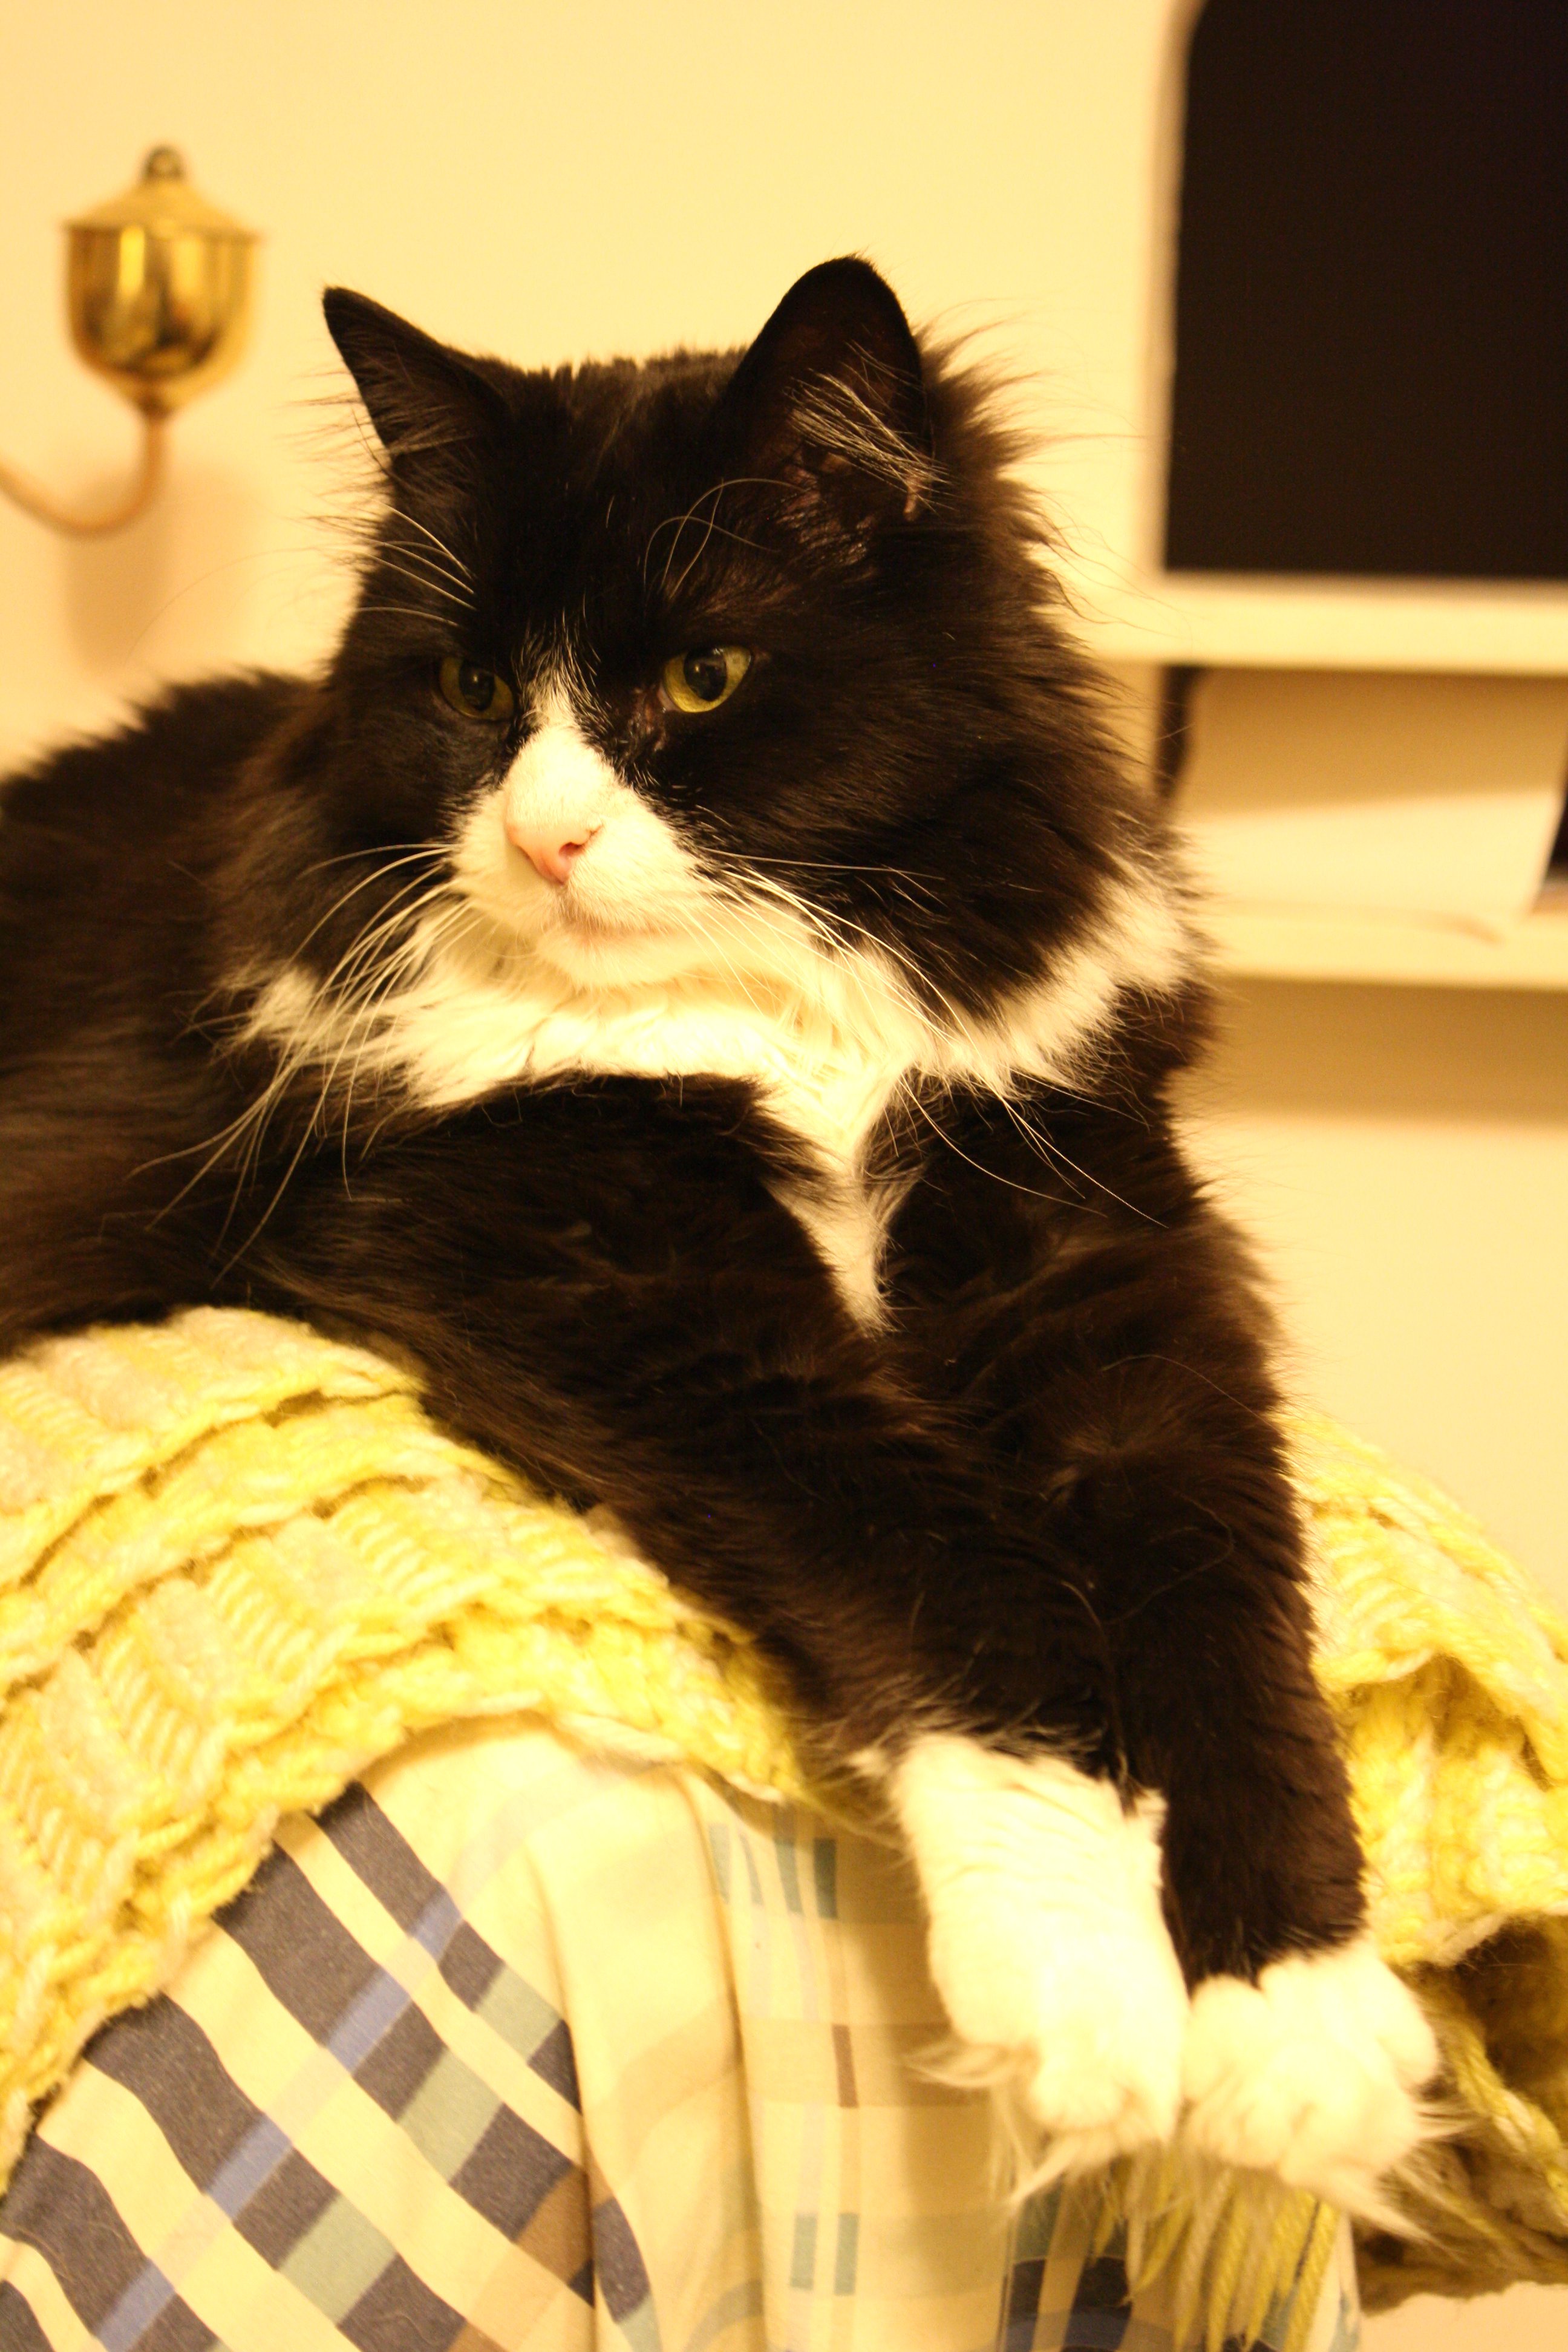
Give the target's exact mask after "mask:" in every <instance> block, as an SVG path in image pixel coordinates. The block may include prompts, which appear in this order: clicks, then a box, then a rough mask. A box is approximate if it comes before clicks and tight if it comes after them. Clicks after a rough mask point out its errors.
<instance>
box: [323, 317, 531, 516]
mask: <svg viewBox="0 0 1568 2352" xmlns="http://www.w3.org/2000/svg"><path fill="white" fill-rule="evenodd" d="M321 308H322V310H324V311H325V313H326V320H327V327H328V331H329V332H330V333H331V338H332V341H333V342H334V343H336V345H337V347H338V350H339V352H341V354H342V359H343V362H344V364H345V366H346V367H347V368H348V371H349V373H350V374H351V375H352V376H353V380H354V383H355V385H356V386H357V387H358V391H359V395H360V398H361V399H362V400H363V403H364V404H365V409H366V412H367V414H368V415H369V417H370V421H371V423H372V424H373V425H374V427H375V430H376V434H377V436H378V438H379V439H380V441H381V444H382V446H383V447H384V450H385V451H386V454H387V457H388V458H389V459H390V460H391V464H392V467H393V471H394V473H395V474H396V475H402V474H404V473H405V472H408V471H411V470H412V471H417V470H418V469H419V468H420V467H421V465H422V464H423V465H425V466H429V465H431V464H437V465H438V464H439V463H440V462H441V460H442V458H443V457H446V456H447V455H449V454H450V453H452V452H454V451H456V450H458V449H460V448H461V447H462V446H464V445H465V444H468V443H472V442H474V441H480V440H485V439H488V438H490V437H493V436H495V435H496V434H497V433H498V432H500V430H501V429H502V428H503V427H504V426H505V425H506V423H507V421H508V410H507V405H506V402H505V400H504V398H503V397H502V395H501V394H500V391H499V390H498V389H497V387H496V386H495V385H494V384H493V383H490V382H489V379H488V378H487V377H486V376H485V375H484V374H483V373H481V370H480V367H479V365H478V364H476V363H475V362H473V361H471V360H468V359H466V358H465V357H464V356H463V354H462V353H461V352H454V351H452V350H450V349H448V347H447V344H445V343H438V342H437V341H436V339H435V337H434V336H433V335H426V334H425V333H423V332H422V331H420V329H419V328H417V327H412V326H410V325H409V323H408V321H407V320H406V319H400V318H399V317H398V316H397V314H396V312H395V311H393V310H384V309H383V308H382V305H381V304H380V303H379V302H373V301H372V300H371V299H370V298H369V296H368V295H365V294H353V293H351V292H350V291H349V289H348V288H347V287H343V286H330V287H329V288H328V289H327V291H326V293H325V295H324V296H323V297H322V301H321Z"/></svg>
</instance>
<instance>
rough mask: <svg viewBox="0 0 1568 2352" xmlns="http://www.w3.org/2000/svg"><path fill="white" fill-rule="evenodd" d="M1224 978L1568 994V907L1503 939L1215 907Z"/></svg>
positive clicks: (1421, 925) (1372, 920)
mask: <svg viewBox="0 0 1568 2352" xmlns="http://www.w3.org/2000/svg"><path fill="white" fill-rule="evenodd" d="M1203 922H1204V929H1205V931H1206V933H1207V935H1208V937H1209V938H1210V939H1211V940H1213V942H1214V944H1215V949H1216V950H1217V957H1218V962H1219V966H1220V969H1221V971H1228V972H1234V973H1236V974H1237V976H1238V977H1245V978H1247V979H1264V980H1312V981H1363V982H1366V981H1372V982H1384V983H1389V982H1392V983H1394V984H1400V983H1403V984H1405V985H1406V986H1410V987H1422V988H1535V989H1541V988H1547V989H1568V908H1564V907H1562V906H1552V907H1550V908H1541V909H1540V910H1538V911H1537V912H1536V913H1534V914H1531V915H1528V916H1526V917H1525V919H1524V920H1523V921H1522V922H1521V923H1520V924H1519V925H1517V926H1516V927H1515V928H1514V929H1511V930H1510V931H1509V932H1508V933H1507V934H1506V935H1505V936H1504V937H1502V938H1500V939H1489V938H1486V937H1484V936H1483V935H1482V934H1481V933H1479V931H1474V930H1469V929H1463V928H1461V927H1460V926H1458V925H1457V924H1444V923H1441V922H1438V921H1436V920H1432V921H1425V922H1424V921H1417V920H1415V919H1409V918H1405V917H1396V916H1380V915H1357V914H1322V913H1318V912H1309V911H1305V910H1301V909H1298V908H1271V907H1242V906H1236V905H1229V906H1226V905H1220V906H1215V905H1211V906H1209V907H1207V908H1205V910H1204V918H1203Z"/></svg>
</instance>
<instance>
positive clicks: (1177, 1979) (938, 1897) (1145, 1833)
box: [894, 1738, 1187, 2180]
mask: <svg viewBox="0 0 1568 2352" xmlns="http://www.w3.org/2000/svg"><path fill="white" fill-rule="evenodd" d="M894 1793H895V1799H896V1801H897V1804H898V1807H899V1811H900V1817H901V1819H902V1821H903V1824H904V1828H905V1831H906V1833H907V1834H908V1837H909V1841H910V1848H911V1850H912V1852H913V1853H914V1856H915V1861H916V1864H917V1866H918V1868H919V1871H920V1875H921V1886H922V1889H923V1891H924V1894H925V1898H926V1904H927V1908H928V1910H929V1913H930V1917H931V1974H932V1976H933V1978H934V1979H935V1981H936V1986H937V1990H938V1991H939V1992H940V1993H941V1995H942V2001H943V2004H944V2006H945V2007H946V2010H947V2013H948V2016H949V2017H950V2019H951V2020H952V2026H953V2030H954V2032H955V2033H956V2034H957V2035H958V2037H959V2042H960V2043H961V2045H962V2046H961V2048H960V2049H959V2050H958V2051H957V2052H955V2053H953V2054H952V2058H951V2059H950V2060H949V2061H948V2062H947V2063H944V2064H943V2065H942V2073H944V2074H947V2075H948V2076H949V2077H950V2079H952V2080H956V2081H962V2082H964V2083H969V2084H984V2085H986V2086H987V2087H989V2088H991V2089H993V2090H994V2091H995V2092H997V2093H998V2094H999V2095H1000V2096H1001V2098H1002V2100H1003V2102H1004V2104H1005V2106H1006V2107H1007V2108H1008V2109H1009V2110H1010V2111H1011V2114H1012V2116H1013V2118H1014V2120H1015V2123H1016V2124H1020V2125H1022V2126H1024V2128H1025V2131H1026V2137H1027V2139H1028V2141H1029V2143H1030V2146H1029V2151H1028V2153H1029V2160H1030V2171H1031V2177H1032V2178H1033V2179H1036V2180H1043V2179H1052V2178H1055V2177H1057V2176H1058V2175H1060V2174H1064V2173H1072V2172H1081V2171H1087V2170H1090V2169H1093V2168H1097V2167H1099V2166H1100V2165H1103V2164H1107V2163H1109V2162H1110V2161H1111V2159H1112V2158H1115V2157H1118V2156H1121V2155H1124V2154H1125V2153H1126V2152H1127V2151H1128V2150H1130V2149H1131V2148H1135V2147H1142V2146H1144V2145H1146V2144H1147V2143H1148V2142H1149V2141H1151V2140H1160V2139H1168V2138H1169V2137H1171V2135H1172V2133H1173V2130H1174V2129H1175V2124H1176V2116H1177V2111H1178V2108H1179V2106H1180V2103H1181V2074H1182V2048H1183V2038H1184V2032H1185V2030H1186V2023H1187V1995H1186V1989H1185V1987H1184V1984H1183V1981H1182V1972H1181V1969H1180V1967H1179V1965H1178V1963H1177V1960H1176V1956H1175V1953H1174V1951H1173V1948H1172V1945H1171V1939H1170V1937H1169V1935H1168V1934H1167V1932H1166V1928H1165V1924H1164V1919H1163V1915H1162V1913H1161V1908H1160V1840H1159V1827H1160V1818H1161V1813H1160V1808H1159V1806H1158V1805H1157V1803H1154V1802H1152V1801H1147V1800H1146V1801H1143V1802H1142V1804H1141V1805H1140V1806H1139V1807H1138V1808H1137V1809H1136V1810H1135V1811H1131V1812H1124V1811H1123V1810H1122V1807H1121V1801H1120V1799H1119V1797H1118V1796H1117V1793H1116V1791H1115V1790H1114V1789H1113V1788H1111V1786H1110V1783H1109V1782H1107V1781H1104V1780H1092V1779H1090V1778H1089V1776H1088V1775H1086V1774H1084V1773H1082V1772H1079V1771H1078V1770H1077V1769H1076V1768H1075V1767H1073V1766H1072V1765H1070V1764H1068V1763H1066V1762H1064V1761H1063V1760H1061V1759H1059V1758H1054V1757H1043V1756H1042V1757H1031V1758H1018V1757H1010V1756H1003V1755H999V1754H997V1753H996V1752H995V1751H994V1750H993V1749H988V1748H982V1747H980V1746H979V1745H978V1743H976V1742H975V1741H973V1740H968V1739H960V1738H926V1739H922V1740H921V1741H919V1742H918V1743H917V1744H916V1745H915V1746H914V1747H913V1748H910V1750H909V1751H908V1752H907V1754H906V1755H905V1757H904V1758H903V1759H901V1761H900V1765H899V1766H898V1768H897V1769H896V1771H895V1774H894Z"/></svg>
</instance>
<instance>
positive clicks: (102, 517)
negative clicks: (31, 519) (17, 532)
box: [0, 408, 168, 539]
mask: <svg viewBox="0 0 1568 2352" xmlns="http://www.w3.org/2000/svg"><path fill="white" fill-rule="evenodd" d="M141 416H142V462H141V465H140V467H139V468H138V470H137V474H136V478H135V479H134V481H133V482H132V485H131V487H130V488H129V489H128V490H127V491H126V492H125V493H124V495H123V496H122V497H121V498H119V499H116V500H115V502H114V504H113V505H112V506H108V507H103V508H100V509H97V510H94V511H89V512H88V513H86V514H83V513H81V512H80V511H79V509H75V508H72V507H67V506H62V505H61V504H60V502H59V500H58V499H54V498H51V497H50V495H49V493H48V492H47V490H45V489H40V488H39V487H38V485H37V482H32V481H29V480H28V479H27V477H26V475H25V474H18V473H17V472H16V470H15V469H14V467H10V466H7V465H6V464H5V463H4V461H3V460H0V492H4V494H5V497H6V498H8V499H14V500H15V502H16V505H17V506H19V507H21V508H23V509H25V510H26V513H28V514H30V515H35V516H37V520H39V522H47V523H48V524H50V525H51V526H52V528H53V529H54V530H63V531H68V532H69V534H70V535H71V537H72V538H73V539H96V538H98V537H99V536H100V534H101V533H103V532H105V531H110V530H123V528H124V526H125V525H126V524H127V523H128V522H134V521H135V520H136V518H137V517H138V515H141V514H144V513H145V512H146V510H147V509H148V507H150V506H151V505H152V503H153V499H154V498H155V497H156V496H157V492H158V485H159V483H160V482H161V481H162V480H163V440H164V431H165V427H166V425H167V422H168V420H167V418H166V417H164V416H162V415H159V413H158V412H157V411H156V410H155V409H151V408H144V409H142V412H141Z"/></svg>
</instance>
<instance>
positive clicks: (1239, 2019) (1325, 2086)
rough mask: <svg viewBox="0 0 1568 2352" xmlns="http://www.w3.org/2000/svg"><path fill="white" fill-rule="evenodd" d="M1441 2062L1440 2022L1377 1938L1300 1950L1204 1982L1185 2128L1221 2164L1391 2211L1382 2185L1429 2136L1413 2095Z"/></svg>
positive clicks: (1186, 2079)
mask: <svg viewBox="0 0 1568 2352" xmlns="http://www.w3.org/2000/svg"><path fill="white" fill-rule="evenodd" d="M1436 2069H1437V2046H1436V2042H1435V2041H1434V2039H1433V2036H1432V2030H1431V2028H1430V2026H1429V2025H1428V2024H1427V2022H1426V2019H1425V2018H1424V2017H1423V2015H1422V2013H1421V2011H1420V2009H1419V2008H1418V2006H1417V2004H1416V2002H1415V1997H1414V1995H1413V1994H1411V1993H1410V1992H1408V1991H1407V1990H1405V1986H1404V1985H1402V1984H1401V1983H1400V1981H1399V1979H1398V1978H1397V1977H1396V1976H1395V1975H1394V1973H1393V1971H1392V1969H1388V1968H1386V1967H1385V1966H1384V1963H1383V1961H1382V1960H1380V1959H1379V1958H1378V1957H1377V1954H1376V1952H1375V1950H1374V1949H1373V1946H1372V1943H1371V1941H1370V1939H1367V1938H1362V1939H1359V1940H1358V1941H1356V1942H1355V1943H1352V1944H1345V1945H1341V1946H1338V1947H1336V1948H1333V1949H1332V1950H1330V1951H1321V1952H1309V1953H1302V1954H1300V1955H1297V1956H1294V1957H1292V1958H1289V1959H1284V1960H1276V1961H1275V1962H1274V1963H1273V1965H1272V1966H1271V1967H1269V1968H1267V1969H1264V1971H1263V1973H1262V1975H1261V1976H1260V1977H1259V1978H1258V1982H1257V1984H1256V1985H1250V1984H1244V1983H1242V1982H1241V1981H1240V1979H1237V1978H1236V1977H1211V1978H1210V1979H1208V1980H1207V1982H1206V1983H1204V1984H1202V1985H1200V1986H1199V1987H1198V1990H1197V1991H1196V1993H1195V1994H1194V1997H1193V2014H1192V2022H1191V2025H1190V2026H1189V2028H1188V2032H1187V2046H1186V2053H1185V2057H1184V2064H1183V2088H1184V2093H1185V2095H1186V2097H1187V2099H1188V2101H1189V2102H1190V2105H1189V2107H1188V2111H1187V2115H1186V2117H1185V2121H1184V2126H1183V2135H1184V2138H1186V2139H1187V2140H1189V2141H1190V2142H1191V2143H1192V2145H1193V2146H1194V2147H1198V2148H1201V2149H1202V2150H1203V2151H1204V2153H1205V2155H1207V2156H1212V2157H1216V2158H1219V2159H1220V2161H1221V2162H1223V2163H1226V2164H1240V2165H1252V2166H1256V2167H1258V2168H1260V2169H1263V2170H1267V2171H1270V2172H1275V2173H1278V2174H1279V2178H1280V2179H1282V2180H1286V2181H1289V2183H1290V2184H1291V2186H1292V2187H1294V2188H1298V2189H1311V2190H1313V2191H1314V2193H1315V2194H1316V2195H1318V2196H1320V2197H1322V2198H1325V2199H1327V2200H1328V2201H1329V2203H1331V2204H1333V2205H1339V2206H1342V2207H1343V2208H1344V2209H1345V2210H1347V2211H1349V2212H1352V2213H1363V2214H1366V2215H1369V2216H1371V2217H1373V2218H1374V2219H1376V2218H1384V2219H1385V2218H1387V2215H1386V2208H1385V2207H1384V2204H1383V2203H1382V2201H1381V2200H1380V2199H1379V2197H1378V2194H1377V2183H1378V2181H1379V2179H1380V2178H1381V2176H1382V2175H1383V2174H1384V2173H1385V2172H1387V2171H1388V2170H1389V2168H1391V2167H1392V2166H1394V2165H1395V2164H1397V2163H1398V2161H1399V2159H1400V2158H1402V2157H1403V2156H1405V2155H1406V2154H1407V2153H1408V2152H1409V2150H1410V2149H1411V2148H1412V2147H1414V2146H1415V2142H1416V2141H1417V2140H1418V2139H1419V2138H1420V2137H1422V2134H1423V2128H1424V2126H1423V2121H1422V2116H1421V2111H1420V2108H1419V2107H1418V2105H1417V2104H1416V2101H1415V2093H1416V2092H1418V2091H1419V2090H1420V2089H1421V2087H1422V2085H1423V2084H1426V2083H1428V2082H1430V2080H1431V2079H1432V2076H1433V2075H1434V2074H1436Z"/></svg>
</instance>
